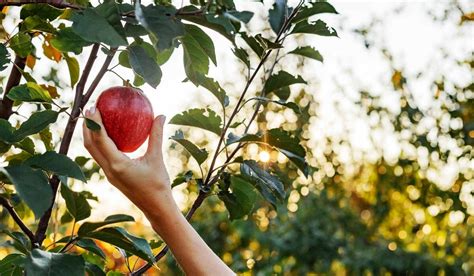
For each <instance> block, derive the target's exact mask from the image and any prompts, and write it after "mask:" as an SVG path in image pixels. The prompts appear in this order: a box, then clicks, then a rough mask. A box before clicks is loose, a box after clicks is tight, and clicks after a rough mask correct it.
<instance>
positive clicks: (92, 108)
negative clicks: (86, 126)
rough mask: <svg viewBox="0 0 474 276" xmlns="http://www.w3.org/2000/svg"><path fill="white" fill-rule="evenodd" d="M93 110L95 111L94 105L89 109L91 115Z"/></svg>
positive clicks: (93, 112)
mask: <svg viewBox="0 0 474 276" xmlns="http://www.w3.org/2000/svg"><path fill="white" fill-rule="evenodd" d="M95 111H96V108H95V106H93V107H91V109H90V114H91V115H94V114H95Z"/></svg>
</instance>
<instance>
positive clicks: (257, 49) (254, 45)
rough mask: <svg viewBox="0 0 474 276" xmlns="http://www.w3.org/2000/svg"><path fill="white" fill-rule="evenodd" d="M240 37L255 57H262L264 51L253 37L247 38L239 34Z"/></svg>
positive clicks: (245, 35) (243, 34)
mask: <svg viewBox="0 0 474 276" xmlns="http://www.w3.org/2000/svg"><path fill="white" fill-rule="evenodd" d="M240 37H241V38H242V39H243V40H244V41H245V43H247V45H248V46H249V47H250V49H252V50H253V51H254V52H255V53H256V54H257V56H259V57H262V56H263V53H264V52H265V49H263V47H262V45H261V44H260V43H259V42H258V41H257V39H255V37H253V36H248V35H247V34H246V33H240Z"/></svg>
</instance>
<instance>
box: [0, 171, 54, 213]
mask: <svg viewBox="0 0 474 276" xmlns="http://www.w3.org/2000/svg"><path fill="white" fill-rule="evenodd" d="M1 171H2V172H3V173H4V174H6V175H7V176H8V178H9V179H10V180H11V181H12V183H13V185H14V186H15V189H16V191H17V193H18V194H19V195H20V197H21V198H22V199H23V200H24V201H25V203H26V204H27V205H28V206H29V207H30V208H31V209H32V210H33V213H34V214H35V217H36V218H39V217H41V216H42V215H43V214H44V212H46V210H47V209H48V208H49V207H50V206H51V201H52V198H53V194H52V191H51V187H50V186H49V183H48V178H47V177H46V175H45V174H44V173H43V172H42V171H40V170H35V169H33V168H31V167H29V166H25V165H18V166H9V167H5V168H2V169H1Z"/></svg>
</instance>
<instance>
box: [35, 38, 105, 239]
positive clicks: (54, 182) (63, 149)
mask: <svg viewBox="0 0 474 276" xmlns="http://www.w3.org/2000/svg"><path fill="white" fill-rule="evenodd" d="M99 47H100V45H99V44H97V43H96V44H94V46H92V49H91V53H90V55H89V58H88V59H87V63H86V66H85V67H84V71H83V73H82V76H81V79H80V80H79V82H78V83H77V86H76V95H75V97H74V104H73V107H72V111H71V116H70V117H69V120H68V122H67V125H66V129H65V130H64V135H63V138H62V140H61V145H60V146H59V153H61V154H67V152H68V150H69V146H70V145H71V141H72V135H73V134H74V129H75V128H76V124H77V118H78V117H79V115H80V108H81V104H82V97H83V96H82V95H83V93H84V89H85V85H86V82H87V79H88V77H89V74H90V72H91V69H92V66H93V64H94V62H95V60H96V58H97V53H98V51H99ZM49 184H50V185H51V189H52V190H53V200H52V202H51V206H50V207H49V209H48V210H47V211H46V213H44V215H43V216H42V217H41V219H40V221H39V223H38V228H37V229H36V233H35V237H36V240H37V242H38V243H39V244H40V245H41V244H42V243H43V241H44V238H45V237H46V236H45V233H46V230H47V229H48V224H49V219H50V218H51V212H52V210H53V206H54V202H55V201H56V194H57V191H58V188H59V178H58V177H57V176H56V175H53V177H51V179H50V181H49Z"/></svg>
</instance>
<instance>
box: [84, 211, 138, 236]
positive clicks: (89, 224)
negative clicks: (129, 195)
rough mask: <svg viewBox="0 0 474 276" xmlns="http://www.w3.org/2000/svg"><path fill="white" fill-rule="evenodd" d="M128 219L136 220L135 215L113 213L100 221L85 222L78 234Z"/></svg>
mask: <svg viewBox="0 0 474 276" xmlns="http://www.w3.org/2000/svg"><path fill="white" fill-rule="evenodd" d="M126 221H135V220H134V219H133V217H131V216H129V215H122V214H118V215H111V216H108V217H106V218H105V220H104V221H100V222H84V223H83V224H82V225H81V226H80V227H79V230H78V231H77V234H78V235H79V236H84V235H86V234H87V233H89V232H92V231H94V230H96V229H98V228H100V227H102V226H105V225H109V224H113V223H118V222H126Z"/></svg>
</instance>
